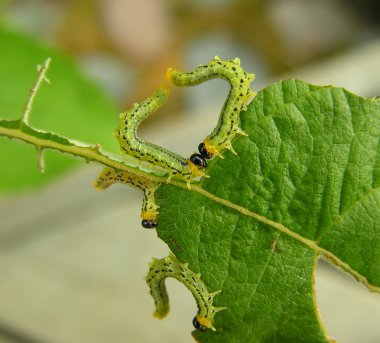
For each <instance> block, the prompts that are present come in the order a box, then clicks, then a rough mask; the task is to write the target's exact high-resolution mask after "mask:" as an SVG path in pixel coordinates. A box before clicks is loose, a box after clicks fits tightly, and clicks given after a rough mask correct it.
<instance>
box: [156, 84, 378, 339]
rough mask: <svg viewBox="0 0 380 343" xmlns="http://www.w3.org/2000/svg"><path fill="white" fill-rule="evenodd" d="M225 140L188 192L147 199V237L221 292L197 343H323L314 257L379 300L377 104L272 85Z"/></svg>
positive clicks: (168, 188) (168, 190) (164, 191)
mask: <svg viewBox="0 0 380 343" xmlns="http://www.w3.org/2000/svg"><path fill="white" fill-rule="evenodd" d="M241 122H242V129H243V130H244V131H245V132H246V133H247V134H248V135H249V136H248V137H239V138H237V139H236V140H235V141H234V142H233V147H234V149H235V150H236V152H237V153H238V156H234V155H232V154H231V153H230V152H225V153H224V154H223V155H224V157H225V158H224V159H219V158H214V159H213V160H212V161H211V162H210V164H209V167H208V169H207V173H208V174H209V175H210V176H211V178H210V179H204V180H203V181H202V182H201V184H200V187H194V189H193V190H194V191H192V192H189V191H187V190H184V189H180V188H178V187H174V186H172V185H162V186H161V187H160V188H159V190H158V194H157V196H158V205H159V206H160V215H159V225H158V228H157V231H158V235H159V237H160V238H161V239H163V240H164V241H165V242H166V243H167V244H168V245H169V247H170V249H171V250H172V251H173V252H174V254H175V255H176V256H177V257H178V259H179V260H181V261H182V262H188V263H189V267H190V268H191V269H192V270H193V271H195V272H200V273H201V274H202V279H203V281H204V282H205V283H206V285H207V286H208V289H209V291H211V292H212V291H217V290H222V292H221V293H220V294H219V295H218V296H217V297H216V298H215V305H216V306H226V307H227V310H225V311H222V312H220V313H218V314H217V315H216V317H215V319H216V320H215V327H216V328H217V332H211V331H210V330H207V331H206V332H204V333H202V332H196V333H195V334H194V335H195V337H196V339H197V340H198V341H199V342H218V343H220V342H229V343H230V342H268V343H269V342H299V343H300V342H305V343H314V342H315V343H317V342H318V343H319V342H328V341H329V338H328V336H327V334H326V332H325V329H324V327H323V324H322V323H321V322H320V319H319V317H318V311H317V308H316V302H315V294H314V272H315V267H316V263H317V258H318V256H321V255H322V256H325V257H326V258H327V259H328V260H329V261H331V262H333V263H335V264H336V265H338V266H339V267H341V268H342V269H343V270H345V271H346V272H348V273H351V274H352V275H353V276H354V277H355V278H357V279H358V280H359V281H361V282H363V283H364V284H365V285H366V286H367V287H368V288H370V289H371V290H372V291H377V292H379V291H380V226H379V225H378V223H379V222H380V192H379V184H380V172H379V171H380V169H379V167H380V154H379V138H380V101H379V100H373V99H372V100H371V99H369V100H367V99H364V98H361V97H358V96H355V95H353V94H351V93H349V92H347V91H346V90H344V89H341V88H334V87H317V86H313V85H309V84H306V83H303V82H300V81H283V82H280V83H277V84H273V85H271V86H269V87H267V88H266V89H264V90H263V91H261V92H259V93H258V95H257V96H256V98H255V99H254V100H253V102H252V103H251V104H250V105H249V108H248V110H247V111H246V112H245V113H242V118H241Z"/></svg>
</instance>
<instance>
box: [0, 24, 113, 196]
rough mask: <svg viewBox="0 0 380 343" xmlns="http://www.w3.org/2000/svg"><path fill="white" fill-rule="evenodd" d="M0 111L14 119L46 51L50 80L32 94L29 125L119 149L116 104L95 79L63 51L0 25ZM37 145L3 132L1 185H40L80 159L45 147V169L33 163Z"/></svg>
mask: <svg viewBox="0 0 380 343" xmlns="http://www.w3.org/2000/svg"><path fill="white" fill-rule="evenodd" d="M0 51H1V54H0V79H1V80H2V82H1V83H0V104H1V106H0V117H1V118H6V119H18V118H20V117H21V114H22V112H23V106H24V104H25V102H26V99H27V97H28V92H29V89H30V88H31V87H32V85H33V83H34V81H35V78H36V67H37V65H38V64H42V63H43V62H44V61H45V60H46V59H47V58H48V57H51V58H52V66H51V68H50V70H49V72H48V75H47V76H48V78H49V80H50V81H51V85H50V86H49V85H47V84H44V85H42V87H41V89H40V91H39V93H38V94H37V96H36V99H35V102H34V105H33V109H32V114H31V119H30V122H31V124H32V126H34V127H38V128H41V129H44V130H46V131H53V132H57V133H60V134H63V135H65V136H68V137H72V138H74V139H78V140H82V141H85V142H89V143H92V144H95V143H100V144H101V145H102V146H104V147H105V148H107V149H109V150H111V151H118V150H119V149H118V147H117V142H116V140H115V139H114V137H113V134H112V133H113V131H114V128H115V127H116V125H117V115H115V114H116V113H117V110H116V108H115V106H114V105H113V104H112V103H111V101H110V100H108V99H107V98H105V96H104V95H103V94H102V92H101V91H100V90H99V89H98V88H96V87H95V86H94V85H93V83H91V82H90V81H89V80H86V78H84V77H83V76H82V75H81V73H80V72H79V70H78V68H77V67H76V66H75V65H74V64H73V63H72V62H70V61H69V60H68V59H67V58H65V57H64V56H63V55H62V54H59V53H58V52H55V51H53V50H52V49H48V48H46V47H44V46H42V45H41V44H38V43H36V42H35V41H33V40H32V39H31V38H28V37H25V36H23V35H21V34H18V33H14V32H11V31H8V30H7V29H5V28H4V27H0ZM35 155H36V154H35V148H33V147H32V146H27V145H23V144H14V142H11V141H8V140H7V139H6V138H1V144H0V156H1V168H0V190H2V191H4V190H5V191H12V190H21V189H24V188H26V187H31V186H35V185H40V184H42V183H45V182H47V181H48V180H50V179H52V178H54V177H56V176H57V175H59V174H62V173H64V172H65V171H67V170H68V169H69V168H72V167H73V166H75V165H78V161H77V160H76V159H73V158H72V157H68V156H67V155H62V154H57V153H56V152H47V153H46V166H47V168H46V172H45V173H44V174H41V173H40V172H39V170H38V168H37V159H36V157H35Z"/></svg>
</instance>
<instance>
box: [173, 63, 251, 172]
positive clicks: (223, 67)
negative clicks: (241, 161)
mask: <svg viewBox="0 0 380 343" xmlns="http://www.w3.org/2000/svg"><path fill="white" fill-rule="evenodd" d="M166 78H167V79H168V80H169V81H170V82H171V83H173V84H175V85H177V86H194V85H197V84H200V83H202V82H204V81H207V80H210V79H214V78H222V79H225V80H227V81H228V82H229V84H230V86H231V89H230V92H229V94H228V96H227V99H226V101H225V103H224V105H223V108H222V111H221V113H220V116H219V121H218V124H217V126H216V127H215V129H214V130H213V131H212V132H211V133H210V134H209V135H208V136H207V137H206V138H205V140H204V141H203V142H202V143H201V144H199V146H198V150H199V154H193V155H191V157H190V161H191V162H192V163H193V164H195V165H197V166H198V167H199V168H204V167H205V166H206V165H207V162H206V159H210V158H211V157H212V156H214V155H220V153H221V152H222V151H223V150H224V149H229V150H230V151H232V152H233V153H234V154H235V155H236V152H235V150H234V149H233V147H232V145H231V141H232V139H233V138H234V136H235V135H236V134H241V135H246V133H245V132H244V131H243V130H242V129H241V128H240V126H239V123H240V117H239V114H240V112H241V111H244V110H246V108H247V102H248V100H249V99H250V98H251V97H252V96H253V95H254V92H253V91H252V90H251V88H250V84H251V82H252V81H253V80H254V78H255V75H254V74H248V73H247V72H246V71H244V69H243V68H242V67H241V66H240V60H239V59H238V58H235V59H233V60H229V61H224V60H221V59H220V58H219V57H218V56H215V58H214V59H213V60H211V61H210V62H209V63H208V64H206V65H200V66H199V67H197V68H195V69H194V70H193V71H191V72H189V73H181V72H179V71H175V70H173V69H171V68H169V69H168V70H167V73H166Z"/></svg>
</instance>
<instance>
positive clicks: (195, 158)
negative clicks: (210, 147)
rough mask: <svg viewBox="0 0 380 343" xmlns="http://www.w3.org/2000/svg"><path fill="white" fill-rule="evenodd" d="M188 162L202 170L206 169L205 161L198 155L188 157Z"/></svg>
mask: <svg viewBox="0 0 380 343" xmlns="http://www.w3.org/2000/svg"><path fill="white" fill-rule="evenodd" d="M190 161H191V163H193V164H194V165H196V166H197V167H199V168H202V169H204V168H206V167H207V162H206V159H205V158H204V157H203V156H202V155H200V154H192V155H191V156H190Z"/></svg>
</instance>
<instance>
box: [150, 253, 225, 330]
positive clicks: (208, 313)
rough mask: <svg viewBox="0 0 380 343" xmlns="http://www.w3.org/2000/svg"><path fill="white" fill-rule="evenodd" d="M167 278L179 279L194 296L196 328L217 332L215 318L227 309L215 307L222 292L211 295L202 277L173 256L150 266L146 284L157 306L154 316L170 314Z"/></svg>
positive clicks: (156, 261) (160, 316)
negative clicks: (215, 298) (214, 303)
mask: <svg viewBox="0 0 380 343" xmlns="http://www.w3.org/2000/svg"><path fill="white" fill-rule="evenodd" d="M167 277H172V278H175V279H177V280H178V281H180V282H181V283H183V284H184V285H185V286H186V287H187V288H188V289H189V290H190V292H191V293H192V294H193V296H194V298H195V301H196V302H197V305H198V313H197V315H196V316H195V317H194V319H193V325H194V327H195V328H196V329H198V330H200V331H205V330H206V329H211V330H213V331H215V328H214V326H213V324H214V316H215V314H216V313H217V312H219V311H222V310H225V309H226V307H215V306H213V300H214V297H215V296H216V295H217V294H219V293H220V291H216V292H213V293H210V292H209V291H208V289H207V287H206V285H205V284H204V282H203V281H202V280H201V275H200V274H196V273H194V272H193V271H191V270H190V269H189V267H188V265H187V263H185V264H184V263H181V262H180V261H178V259H177V258H176V257H175V256H174V255H172V254H170V255H169V256H168V257H165V258H163V259H160V260H157V259H153V262H152V263H151V264H150V265H149V272H148V275H147V276H146V282H147V284H148V286H149V288H150V293H151V295H152V296H153V299H154V302H155V305H156V312H155V313H154V316H155V317H157V318H160V319H162V318H164V317H165V316H166V315H167V314H168V312H169V297H168V293H167V291H166V287H165V279H166V278H167Z"/></svg>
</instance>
